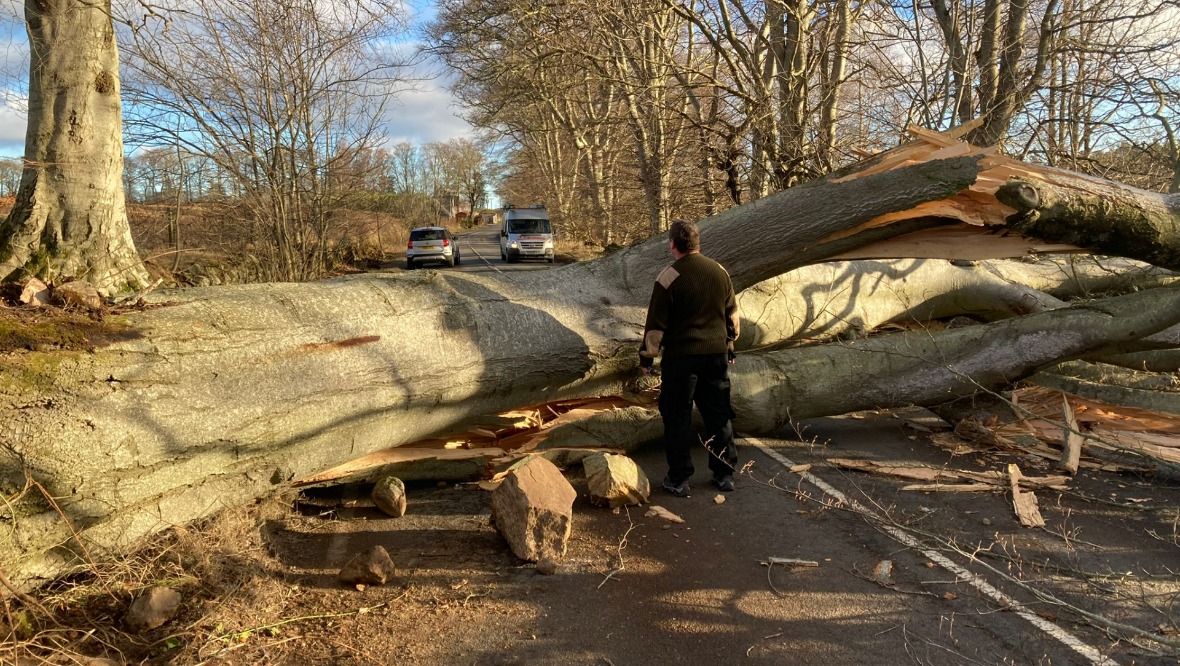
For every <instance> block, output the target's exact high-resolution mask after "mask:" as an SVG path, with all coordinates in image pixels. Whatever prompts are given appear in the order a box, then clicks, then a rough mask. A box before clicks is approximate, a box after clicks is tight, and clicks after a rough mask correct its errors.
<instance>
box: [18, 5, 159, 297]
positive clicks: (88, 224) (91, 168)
mask: <svg viewBox="0 0 1180 666" xmlns="http://www.w3.org/2000/svg"><path fill="white" fill-rule="evenodd" d="M110 11H111V8H110V2H109V0H106V1H104V2H99V3H97V4H95V3H87V2H81V0H27V1H26V2H25V20H26V25H27V26H28V33H29V44H30V56H31V64H30V74H29V123H28V129H27V133H26V137H25V161H24V173H23V174H22V176H21V184H20V190H19V192H18V193H17V197H16V204H15V206H14V207H13V209H12V212H11V213H10V214H9V216H8V219H7V220H5V222H4V224H3V225H0V280H6V279H15V278H19V277H21V276H24V275H29V276H35V277H39V278H42V279H46V280H47V281H57V280H60V279H62V278H65V277H75V278H79V279H85V280H88V281H90V282H91V283H93V284H94V285H95V286H96V287H97V288H98V289H99V291H101V292H103V293H107V294H110V293H114V292H119V291H126V290H133V289H138V288H141V287H144V286H146V285H147V282H148V276H147V271H146V269H145V268H144V267H143V263H142V262H141V261H140V258H139V255H138V254H136V252H135V247H134V244H133V243H132V240H131V228H130V226H129V225H128V223H127V212H126V208H125V202H124V199H123V135H122V126H123V121H122V111H121V108H120V94H119V57H118V49H117V48H116V45H115V34H114V29H113V28H112V26H111V15H110Z"/></svg>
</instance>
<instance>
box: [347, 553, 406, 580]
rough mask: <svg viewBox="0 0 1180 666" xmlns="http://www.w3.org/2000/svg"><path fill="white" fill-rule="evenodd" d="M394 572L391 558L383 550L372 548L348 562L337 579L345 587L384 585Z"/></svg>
mask: <svg viewBox="0 0 1180 666" xmlns="http://www.w3.org/2000/svg"><path fill="white" fill-rule="evenodd" d="M395 572H396V569H395V567H394V564H393V558H391V557H390V556H389V553H388V552H386V550H385V548H383V547H381V546H373V547H372V548H370V549H368V550H366V551H364V552H363V553H358V554H357V555H356V556H354V557H353V558H352V559H351V560H349V561H348V564H345V565H344V568H343V569H341V570H340V574H339V576H338V577H339V579H340V582H341V583H344V584H345V585H384V584H385V582H386V581H388V580H389V579H390V578H393V575H394V573H395Z"/></svg>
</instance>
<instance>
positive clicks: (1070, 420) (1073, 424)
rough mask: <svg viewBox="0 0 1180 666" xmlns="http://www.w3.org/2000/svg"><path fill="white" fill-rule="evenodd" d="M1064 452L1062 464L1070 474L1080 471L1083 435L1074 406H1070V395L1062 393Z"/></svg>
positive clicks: (1062, 453)
mask: <svg viewBox="0 0 1180 666" xmlns="http://www.w3.org/2000/svg"><path fill="white" fill-rule="evenodd" d="M1061 420H1062V422H1063V426H1062V443H1063V446H1062V452H1061V466H1062V467H1064V468H1065V471H1067V472H1069V473H1070V474H1077V473H1078V463H1079V462H1081V459H1082V435H1081V433H1080V432H1079V431H1078V420H1077V418H1075V417H1074V413H1073V408H1072V407H1070V406H1069V397H1068V396H1067V395H1065V394H1064V393H1062V394H1061Z"/></svg>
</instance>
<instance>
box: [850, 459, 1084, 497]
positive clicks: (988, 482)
mask: <svg viewBox="0 0 1180 666" xmlns="http://www.w3.org/2000/svg"><path fill="white" fill-rule="evenodd" d="M828 462H829V463H831V464H833V465H835V466H837V467H841V468H844V469H854V470H857V471H861V472H868V473H870V474H879V475H883V476H892V477H897V478H901V479H909V480H913V481H924V482H925V483H919V484H911V485H906V486H902V488H901V489H902V490H918V491H927V492H929V491H941V492H983V491H997V490H1005V489H1007V488H1009V486H1010V482H1009V475H1007V474H1005V473H1003V472H998V471H986V472H972V471H970V470H962V469H950V468H946V467H932V466H930V465H915V464H901V463H887V462H876V461H873V460H859V459H853V458H828ZM1068 480H1069V478H1068V477H1065V476H1041V477H1034V476H1023V475H1021V477H1020V480H1019V483H1020V484H1021V485H1022V486H1023V487H1025V488H1028V489H1030V490H1033V489H1039V488H1052V489H1054V490H1063V489H1064V488H1065V483H1066V481H1068Z"/></svg>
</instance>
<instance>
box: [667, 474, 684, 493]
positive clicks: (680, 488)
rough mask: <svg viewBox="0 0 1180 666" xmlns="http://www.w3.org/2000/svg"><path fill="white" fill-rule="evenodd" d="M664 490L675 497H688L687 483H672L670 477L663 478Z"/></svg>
mask: <svg viewBox="0 0 1180 666" xmlns="http://www.w3.org/2000/svg"><path fill="white" fill-rule="evenodd" d="M664 490H667V491H668V492H670V493H672V494H673V495H675V496H677V497H688V482H687V481H681V482H680V483H672V479H671V477H667V476H665V477H664Z"/></svg>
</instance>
